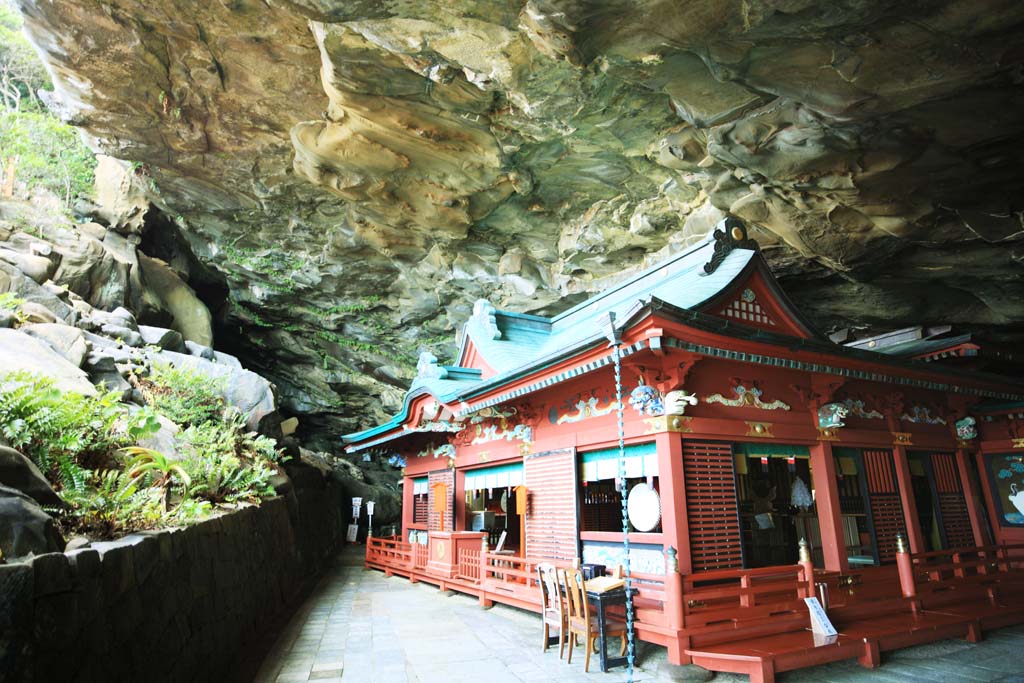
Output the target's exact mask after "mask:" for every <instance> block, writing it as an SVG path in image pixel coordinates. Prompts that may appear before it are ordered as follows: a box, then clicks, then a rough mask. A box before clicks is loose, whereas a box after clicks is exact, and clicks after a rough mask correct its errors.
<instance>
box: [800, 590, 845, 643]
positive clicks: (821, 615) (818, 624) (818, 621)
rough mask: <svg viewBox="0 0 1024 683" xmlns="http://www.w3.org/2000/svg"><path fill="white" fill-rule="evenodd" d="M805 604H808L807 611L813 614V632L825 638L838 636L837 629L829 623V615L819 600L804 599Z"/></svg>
mask: <svg viewBox="0 0 1024 683" xmlns="http://www.w3.org/2000/svg"><path fill="white" fill-rule="evenodd" d="M804 602H806V603H807V609H808V611H810V613H811V631H812V632H814V633H817V634H821V635H823V636H834V635H837V634H838V631H836V627H835V626H833V625H832V622H831V621H829V618H828V615H827V614H825V610H824V608H822V606H821V603H820V602H818V598H804Z"/></svg>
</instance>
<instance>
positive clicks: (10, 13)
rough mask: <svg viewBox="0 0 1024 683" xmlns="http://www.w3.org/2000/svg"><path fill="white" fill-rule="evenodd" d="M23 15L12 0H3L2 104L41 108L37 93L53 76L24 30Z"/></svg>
mask: <svg viewBox="0 0 1024 683" xmlns="http://www.w3.org/2000/svg"><path fill="white" fill-rule="evenodd" d="M21 23H22V22H21V15H20V14H18V11H17V10H16V9H15V8H14V6H13V5H12V4H11V3H10V2H9V0H0V104H2V106H3V107H4V108H5V109H12V110H19V109H25V108H31V109H35V110H39V109H41V108H42V103H41V102H40V101H39V98H38V96H37V95H36V92H37V91H39V90H42V89H44V88H45V89H49V88H50V87H51V86H50V79H49V78H48V77H47V75H46V69H45V68H43V63H42V61H41V60H40V59H39V57H38V56H37V55H36V53H35V50H33V49H32V46H31V45H30V44H29V42H28V40H26V39H25V36H24V35H23V34H22V33H21Z"/></svg>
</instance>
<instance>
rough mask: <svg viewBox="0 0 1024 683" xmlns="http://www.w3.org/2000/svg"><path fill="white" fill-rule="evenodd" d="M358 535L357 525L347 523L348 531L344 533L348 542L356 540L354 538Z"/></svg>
mask: <svg viewBox="0 0 1024 683" xmlns="http://www.w3.org/2000/svg"><path fill="white" fill-rule="evenodd" d="M358 536H359V525H358V524H349V525H348V533H347V534H346V535H345V540H346V541H348V542H349V543H355V542H356V538H357V537H358Z"/></svg>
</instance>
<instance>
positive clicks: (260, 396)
mask: <svg viewBox="0 0 1024 683" xmlns="http://www.w3.org/2000/svg"><path fill="white" fill-rule="evenodd" d="M186 343H187V342H186ZM152 358H153V361H154V362H161V361H162V362H165V363H169V364H171V365H173V366H174V367H178V368H186V369H188V370H192V371H193V372H197V373H200V374H203V375H208V376H210V377H220V378H223V382H224V384H223V391H222V392H221V394H222V396H223V397H224V400H225V402H227V404H228V405H230V406H234V407H236V408H238V409H239V410H241V411H242V413H243V414H244V415H245V417H246V425H247V426H248V427H249V429H251V430H253V431H256V430H257V429H259V425H260V420H262V419H263V418H264V417H266V416H267V415H270V414H271V413H273V412H274V411H275V410H276V404H275V402H274V390H273V386H272V385H271V384H270V382H268V381H267V380H265V379H263V378H262V377H260V376H259V375H257V374H256V373H255V372H249V371H248V370H240V369H238V368H235V367H231V366H229V365H224V364H222V363H215V362H213V361H209V360H206V359H205V358H201V357H199V356H186V355H185V354H183V353H175V352H173V351H162V352H160V353H155V354H153V356H152Z"/></svg>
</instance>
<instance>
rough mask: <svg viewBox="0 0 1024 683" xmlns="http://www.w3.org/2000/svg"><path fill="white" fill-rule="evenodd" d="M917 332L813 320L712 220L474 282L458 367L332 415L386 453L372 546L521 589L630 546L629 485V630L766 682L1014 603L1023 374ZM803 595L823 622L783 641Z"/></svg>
mask: <svg viewBox="0 0 1024 683" xmlns="http://www.w3.org/2000/svg"><path fill="white" fill-rule="evenodd" d="M916 329H917V333H916V334H915V333H914V332H913V331H910V332H908V333H907V334H904V335H903V336H902V337H891V336H890V337H891V338H882V337H880V338H878V339H877V340H876V343H875V344H871V343H870V341H869V340H861V341H860V342H856V343H855V344H852V345H840V344H837V343H834V342H832V341H830V340H829V339H827V338H825V337H823V336H821V335H820V334H819V333H817V332H816V331H815V330H814V329H813V328H812V326H811V325H810V324H809V323H808V322H807V321H806V320H805V319H804V318H803V317H802V316H801V314H800V312H799V311H798V310H796V309H795V307H794V306H793V304H792V303H791V302H790V301H789V300H788V299H787V297H786V295H785V293H784V292H783V291H782V290H781V288H780V287H779V285H778V283H777V282H776V281H775V279H774V277H773V276H772V274H771V272H770V271H769V269H768V267H767V265H766V263H765V261H764V259H763V258H762V256H761V255H760V253H759V252H758V248H757V243H756V242H755V241H754V240H752V239H750V238H749V237H748V236H747V231H746V228H745V227H744V226H743V224H742V223H741V222H740V221H738V220H736V219H733V218H727V219H725V220H724V221H722V222H721V223H720V224H719V226H718V227H717V229H716V230H715V231H713V233H712V234H710V235H708V236H707V238H705V239H704V240H702V241H700V242H699V243H697V244H695V245H693V246H691V247H689V248H687V249H685V250H684V251H682V252H681V253H679V254H677V255H676V256H674V257H672V258H669V259H668V260H666V261H664V262H662V263H659V264H657V265H655V266H653V267H651V268H648V269H647V270H645V271H643V272H641V273H640V274H638V275H635V276H634V277H632V278H630V279H628V280H625V281H623V282H622V283H621V284H619V285H617V286H615V287H613V288H611V289H609V290H607V291H605V292H603V293H601V294H599V295H596V296H594V297H592V298H591V299H589V300H587V301H585V302H583V303H581V304H579V305H577V306H575V307H573V308H570V309H569V310H567V311H565V312H564V313H561V314H559V315H557V316H554V317H551V318H548V317H541V316H536V315H527V314H520V313H510V312H506V311H499V310H496V309H495V308H494V307H493V306H492V305H490V304H489V303H488V302H487V301H485V300H481V301H478V302H477V303H476V305H475V306H474V310H473V315H472V317H471V318H470V319H469V320H468V321H467V322H466V324H465V326H464V328H463V330H462V334H461V345H460V350H459V355H458V359H457V362H456V364H455V365H453V366H445V365H440V364H438V362H437V360H436V358H434V357H432V356H431V355H429V354H423V356H421V359H420V363H419V368H418V376H417V377H416V379H415V380H414V381H413V383H412V386H411V388H410V389H409V391H408V393H407V394H406V396H405V400H404V404H403V407H402V410H401V411H400V412H399V414H398V415H396V416H395V417H394V418H393V419H391V420H390V421H389V422H387V423H385V424H382V425H379V426H376V427H374V428H372V429H368V430H366V431H363V432H359V433H356V434H351V435H348V436H346V437H345V442H346V444H347V450H348V451H349V452H353V453H355V452H364V453H365V452H376V453H378V454H384V455H393V456H398V457H400V458H401V459H403V460H404V461H405V463H406V468H405V470H404V482H403V483H404V487H403V519H402V529H401V534H400V535H398V536H394V537H390V538H374V539H371V540H370V542H369V544H368V546H367V557H366V562H367V566H368V567H373V568H377V569H381V570H384V571H386V572H388V573H393V574H399V575H402V576H406V577H409V578H410V579H411V580H414V581H426V582H431V583H435V584H438V585H441V586H442V587H444V588H448V589H452V590H457V591H463V592H466V593H470V594H473V595H476V596H479V598H480V601H481V603H483V604H487V603H490V602H493V601H498V602H504V603H507V604H512V605H516V606H519V607H523V608H527V609H533V610H537V609H539V605H540V592H539V590H538V587H537V584H536V580H535V578H536V574H535V572H534V567H535V565H536V563H538V562H541V561H554V562H556V563H566V564H568V563H573V562H582V563H587V564H596V565H604V566H606V567H609V568H610V567H614V566H616V565H622V564H625V559H626V558H625V556H624V552H625V551H624V544H623V540H624V526H623V496H625V497H626V506H625V507H626V510H627V512H628V514H627V521H628V526H627V527H626V531H627V532H628V538H629V558H628V559H629V568H630V570H631V573H632V575H633V577H634V578H633V580H634V583H635V585H636V586H637V587H638V590H639V593H638V597H637V599H636V622H635V628H636V632H637V635H638V637H639V638H640V639H642V640H646V641H649V642H653V643H658V644H661V645H665V646H666V647H668V649H669V656H670V659H671V661H673V662H676V663H686V662H695V663H698V664H702V665H704V666H708V667H709V668H715V669H718V670H723V671H741V672H746V673H750V674H751V676H752V679H754V680H770V679H771V676H772V675H773V672H774V671H781V670H786V669H787V668H796V667H798V666H806V665H810V664H816V663H819V662H821V661H830V660H831V659H842V658H846V657H856V658H859V659H860V661H861V663H862V664H865V665H867V666H870V665H877V663H878V657H877V654H878V651H879V649H881V650H885V649H890V648H892V647H902V646H904V645H907V644H911V643H914V642H924V641H927V640H932V639H936V638H942V637H950V636H951V635H953V636H955V635H961V636H963V637H967V638H976V637H980V634H981V629H983V628H988V627H990V626H999V625H1003V624H1006V623H1013V618H1011V617H1009V616H1007V615H1008V614H1009V613H1010V612H1013V613H1014V614H1018V613H1020V611H1021V610H1019V606H1020V605H1021V604H1024V603H1017V606H1016V607H1015V608H1013V609H1010V605H1009V603H1008V602H1007V601H1008V600H1010V599H1011V598H1010V597H1008V596H1015V595H1016V593H1014V592H1013V591H1011V590H1010V588H1011V587H1012V586H1015V585H1016V584H1015V583H1014V582H1013V581H1012V580H1011V579H1012V578H1013V577H1014V576H1015V571H1016V566H1017V565H1016V561H1015V560H1014V559H1013V558H1014V557H1015V552H1014V548H1013V546H1014V544H1017V543H1024V402H1022V401H1024V387H1021V386H1020V385H1018V384H1016V383H1014V382H1010V381H1008V380H1006V379H1002V378H1000V377H997V376H994V375H987V374H985V373H983V372H979V371H977V370H976V369H973V368H971V367H970V366H964V365H963V361H964V358H965V357H966V356H976V355H977V353H978V349H979V348H980V347H979V346H978V344H977V343H975V342H974V341H972V340H970V339H966V340H965V339H963V338H961V337H953V338H950V339H942V338H938V339H932V338H929V337H928V336H927V335H925V334H922V333H921V330H920V328H916ZM883 337H884V336H883ZM894 339H895V342H893V340H894ZM890 342H893V343H890ZM875 347H878V348H877V349H876V348H875ZM616 356H618V359H616ZM945 360H952V361H954V362H944V361H945ZM617 379H618V381H617ZM618 396H621V401H620V400H619V399H618V398H617V397H618ZM620 438H621V440H622V448H621V449H620ZM801 539H803V540H804V541H805V545H803V547H801V546H802V544H801ZM499 544H500V547H498V546H499ZM957 563H960V564H957ZM968 565H969V566H968ZM787 576H788V577H791V579H792V581H793V583H792V584H789V583H786V581H789V580H790V579H787V578H786V577H787ZM922 577H923V578H922ZM977 577H982V578H977ZM956 578H959V579H963V582H964V583H965V585H970V586H971V588H970V590H968V589H967V588H964V589H962V590H959V592H956V590H954V591H953V593H952V594H954V595H956V596H958V598H960V599H961V600H960V602H957V603H956V604H953V605H952V606H951V605H950V604H947V603H942V602H941V601H942V600H947V602H948V598H946V597H944V598H941V599H940V598H938V597H934V596H938V595H940V594H941V595H947V594H951V593H950V590H949V586H948V585H947V584H949V585H953V584H952V583H951V582H952V581H953V580H954V579H956ZM915 582H916V583H915ZM993 582H999V585H1000V587H1001V592H998V596H996V593H997V592H995V591H993V590H992V589H991V586H992V584H993ZM1022 583H1024V582H1022ZM761 584H764V585H766V586H768V587H770V588H772V590H773V591H774V592H772V590H768V589H767V588H766V589H764V590H763V591H761V589H759V588H758V586H759V585H761ZM723 586H735V587H736V588H735V591H734V592H732V593H730V592H729V590H728V589H726V588H723ZM785 586H791V587H792V588H793V591H794V592H793V596H792V597H791V599H789V601H788V602H787V601H786V600H784V599H783V598H781V597H779V595H780V591H782V592H783V593H784V592H785V591H784V590H783V588H784V587H785ZM956 586H959V584H956ZM956 586H954V588H956ZM979 586H985V587H987V588H986V589H985V590H986V591H987V592H985V593H984V595H985V596H987V598H986V599H987V600H988V602H989V603H991V604H990V608H991V609H989V608H988V607H986V608H985V609H982V607H978V604H979V603H978V598H977V595H981V593H978V594H977V595H976V594H975V593H974V592H971V591H974V590H975V589H976V588H977V590H981V589H980V588H978V587H979ZM940 587H941V588H942V590H940ZM758 591H761V592H758ZM826 592H827V596H826ZM908 593H909V594H908ZM810 595H818V596H819V597H820V598H821V599H822V601H823V602H824V601H826V599H827V603H828V604H827V607H828V608H829V614H830V615H832V616H833V621H836V620H838V622H839V623H837V628H838V630H839V632H840V636H839V640H838V641H837V642H833V643H831V644H828V645H824V646H822V645H815V644H813V643H812V644H811V645H808V644H807V643H805V642H803V641H802V640H801V638H803V637H804V636H801V635H800V633H801V631H804V630H805V628H806V621H807V610H806V608H803V610H802V612H801V609H800V608H799V607H798V606H797V607H794V606H793V600H794V599H796V598H802V597H807V596H810ZM926 596H927V597H926ZM994 596H995V597H994ZM940 603H941V604H943V605H944V608H943V610H942V611H943V613H946V612H948V613H953V612H955V611H956V610H960V613H961V616H962V618H961V619H960V621H958V622H956V625H955V626H954V625H953V624H952V622H951V621H949V619H946V620H945V621H944V620H943V618H939V617H937V616H936V617H934V618H931V621H927V620H926V617H927V616H928V615H929V614H931V613H932V612H934V611H935V609H934V608H933V607H932V606H933V605H937V604H940ZM961 603H962V604H961ZM971 603H973V604H974V607H971ZM759 605H760V606H762V607H763V606H768V607H769V608H774V607H780V608H781V607H782V606H788V607H787V609H788V610H789V611H788V612H787V611H786V610H780V611H772V610H771V609H767V611H766V610H765V609H761V610H760V611H759V609H758V606H759ZM872 605H875V606H874V607H872ZM997 608H1006V611H1005V612H999V609H997ZM972 609H973V610H974V612H972V611H971V610H972ZM986 609H988V610H989V611H987V612H986V611H985V610H986ZM983 612H984V614H983ZM989 612H992V614H995V615H996V616H992V614H989ZM883 613H884V614H885V615H888V616H886V617H885V618H883ZM783 614H789V615H790V616H788V617H782V616H779V615H783ZM936 614H937V612H936ZM723 615H725V616H724V617H723ZM744 615H748V616H749V619H747V617H745V616H744ZM901 615H902V616H901ZM769 616H771V619H768V617H769ZM716 617H719V618H718V620H717V621H716ZM745 619H747V620H746V621H745ZM885 619H889V621H888V622H886V621H885ZM787 620H788V621H787ZM922 620H925V621H922ZM1018 620H1024V617H1019V618H1018ZM954 621H955V620H954ZM783 622H786V623H785V624H783ZM883 622H884V623H890V631H891V632H878V633H876V632H875V631H870V629H868V630H865V628H866V626H867V625H868V624H875V625H876V626H874V627H873V628H875V630H876V631H877V630H878V629H879V628H881V626H877V625H878V624H882V623H883ZM947 622H948V623H947ZM724 624H728V625H727V626H726V625H724ZM882 631H884V629H882ZM851 634H852V635H851ZM772 637H774V638H775V640H774V641H772V642H773V643H775V644H774V645H772V646H771V647H769V646H768V645H766V644H765V643H764V642H760V641H757V639H758V638H761V639H762V640H763V639H764V638H772ZM794 643H795V644H794ZM769 645H770V643H769ZM744 648H746V649H744ZM844 648H845V649H844ZM744 652H747V654H743V653H744ZM759 652H760V653H762V654H760V655H759V654H757V653H759ZM737 653H740V654H737ZM750 653H754V654H750ZM764 653H768V654H764Z"/></svg>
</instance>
